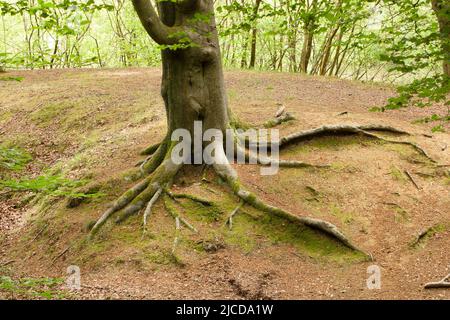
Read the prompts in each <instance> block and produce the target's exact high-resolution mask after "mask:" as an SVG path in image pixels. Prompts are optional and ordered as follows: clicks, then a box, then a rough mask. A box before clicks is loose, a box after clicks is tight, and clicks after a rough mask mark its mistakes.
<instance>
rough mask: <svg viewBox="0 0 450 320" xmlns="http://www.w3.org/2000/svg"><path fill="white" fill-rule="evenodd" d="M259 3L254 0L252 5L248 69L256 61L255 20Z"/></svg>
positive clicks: (259, 0)
mask: <svg viewBox="0 0 450 320" xmlns="http://www.w3.org/2000/svg"><path fill="white" fill-rule="evenodd" d="M260 4H261V0H256V1H255V6H254V7H253V17H252V23H253V29H252V37H251V49H250V63H249V65H248V67H249V68H250V69H253V68H254V67H255V61H256V34H257V33H258V29H257V25H256V21H257V19H258V11H259V6H260Z"/></svg>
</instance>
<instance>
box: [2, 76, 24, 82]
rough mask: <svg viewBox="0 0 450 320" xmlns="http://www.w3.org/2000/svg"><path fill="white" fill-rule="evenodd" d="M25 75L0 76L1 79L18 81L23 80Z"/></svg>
mask: <svg viewBox="0 0 450 320" xmlns="http://www.w3.org/2000/svg"><path fill="white" fill-rule="evenodd" d="M22 80H23V77H0V81H17V82H21V81H22Z"/></svg>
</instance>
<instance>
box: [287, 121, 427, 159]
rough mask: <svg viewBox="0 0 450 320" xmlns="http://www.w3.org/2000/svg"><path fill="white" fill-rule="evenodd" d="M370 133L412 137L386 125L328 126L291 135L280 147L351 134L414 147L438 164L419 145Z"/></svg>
mask: <svg viewBox="0 0 450 320" xmlns="http://www.w3.org/2000/svg"><path fill="white" fill-rule="evenodd" d="M369 131H383V132H391V133H397V134H404V135H410V134H409V133H408V132H406V131H403V130H399V129H396V128H393V127H390V126H384V125H360V126H353V125H328V126H322V127H318V128H315V129H311V130H305V131H300V132H296V133H293V134H290V135H288V136H286V137H283V138H281V139H280V142H279V147H280V148H282V147H284V146H286V145H288V144H291V143H294V142H298V141H301V140H304V139H310V138H313V137H316V136H320V135H324V134H336V133H349V134H352V133H353V134H362V135H365V136H367V137H371V138H374V139H377V140H380V141H384V142H388V143H392V144H402V145H408V146H411V147H413V148H414V149H415V150H416V151H417V152H419V153H420V154H421V155H423V156H424V157H426V158H427V159H428V160H430V161H431V162H433V163H436V161H435V160H434V159H433V158H431V157H430V156H429V155H428V153H427V152H425V150H424V149H422V148H421V147H419V146H418V145H417V144H415V143H413V142H410V141H399V140H392V139H388V138H384V137H380V136H378V135H376V134H374V133H371V132H369Z"/></svg>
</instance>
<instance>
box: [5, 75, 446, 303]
mask: <svg viewBox="0 0 450 320" xmlns="http://www.w3.org/2000/svg"><path fill="white" fill-rule="evenodd" d="M7 75H8V76H17V77H19V76H20V77H23V81H21V82H18V81H2V82H1V83H0V144H6V145H14V146H19V147H21V148H23V149H25V150H27V151H28V152H29V153H30V154H31V155H32V156H33V161H32V162H30V163H29V164H28V165H27V166H26V168H25V169H24V170H23V171H22V172H20V173H15V174H14V175H15V176H17V177H19V176H21V175H24V176H31V177H35V176H37V175H39V174H42V173H43V172H45V170H46V169H48V168H53V169H54V168H58V170H60V171H61V172H63V173H64V174H65V175H66V176H67V177H69V178H71V179H81V178H83V179H84V178H86V177H88V178H89V179H91V181H92V184H96V185H100V186H101V191H102V192H103V193H104V194H105V195H104V196H103V197H100V198H98V199H93V200H91V201H88V202H86V203H82V204H80V205H79V206H76V207H74V208H68V207H67V199H64V198H49V197H40V198H36V199H34V200H33V201H31V202H25V201H24V199H25V198H26V197H27V196H28V194H10V193H8V194H2V191H1V190H0V197H1V198H0V232H1V236H0V276H2V275H3V276H8V277H11V278H12V279H17V280H20V279H24V278H36V279H40V278H43V277H52V278H53V277H54V278H62V279H64V278H65V277H66V269H67V267H68V266H69V265H78V266H80V268H81V283H82V288H81V290H75V291H70V290H66V289H65V286H64V285H61V286H60V288H59V289H58V290H61V293H62V297H63V298H66V299H449V298H450V290H449V289H432V290H427V289H424V288H423V287H424V284H425V283H427V282H431V281H439V280H440V279H442V278H443V277H444V276H446V275H447V274H448V273H449V272H450V250H449V248H450V178H449V176H450V173H449V170H448V169H449V167H448V165H449V164H450V151H449V150H450V134H449V133H448V132H449V130H450V127H449V126H448V125H444V129H445V130H446V132H436V133H432V132H431V128H432V127H433V126H435V125H436V123H420V124H417V123H414V120H417V119H418V118H423V117H425V116H430V115H432V114H434V113H442V110H443V108H444V107H443V106H442V105H435V106H432V107H429V108H424V109H417V108H406V109H401V110H395V111H389V112H383V113H379V112H370V111H369V109H370V108H371V107H374V106H382V105H383V104H384V103H385V102H386V99H387V98H388V97H390V96H392V95H394V93H395V92H394V89H393V88H391V87H388V86H384V85H381V84H375V83H361V82H355V81H346V80H339V79H335V78H329V77H312V76H302V75H298V74H288V73H270V72H256V71H248V72H242V71H228V72H226V73H225V78H226V86H227V89H228V96H229V104H230V105H231V107H232V109H233V111H234V112H235V113H236V114H237V115H238V116H239V117H240V118H241V119H242V120H244V121H246V122H248V123H251V124H254V125H260V124H262V123H264V122H265V121H266V120H267V119H270V118H273V116H274V114H275V112H276V111H277V109H278V108H279V104H280V103H281V104H283V105H284V106H285V107H286V110H287V111H288V112H290V113H292V114H293V115H294V116H295V118H296V120H294V121H290V122H287V123H283V124H282V125H280V126H279V127H277V128H279V129H280V136H283V135H286V134H289V133H293V132H296V131H299V130H305V129H311V128H314V127H317V126H321V125H324V124H338V123H349V124H384V125H391V126H395V127H397V128H399V129H402V130H405V131H408V132H410V133H411V136H396V135H389V137H390V138H391V139H397V140H408V141H413V142H415V143H417V144H418V145H420V146H421V147H422V148H423V149H425V150H426V151H427V153H428V154H429V155H430V156H431V157H432V158H433V159H435V160H436V161H437V163H438V164H439V166H437V165H434V164H432V163H430V162H429V161H428V160H427V159H426V158H424V157H422V156H420V155H419V154H418V153H417V152H416V151H414V150H413V149H412V148H409V147H408V146H398V145H393V144H389V143H380V142H377V141H374V140H371V139H368V138H364V137H359V136H358V137H355V136H328V137H327V136H325V137H320V138H317V139H314V140H308V141H304V142H301V143H298V144H295V145H292V146H289V147H288V148H286V150H283V151H282V152H281V157H282V158H283V159H297V160H302V161H305V162H309V163H314V164H330V165H331V167H330V168H328V169H313V168H306V169H303V168H298V169H294V168H281V169H280V171H279V173H278V174H277V175H273V176H261V175H260V174H259V167H258V166H254V165H234V166H235V168H236V169H237V171H238V173H239V175H240V177H241V180H242V183H243V185H245V186H246V187H247V188H248V189H250V190H251V191H253V192H255V193H256V194H257V195H258V196H260V197H261V198H262V199H264V200H265V201H267V202H268V203H271V204H273V205H275V206H279V207H281V208H284V209H286V210H289V211H290V212H293V213H295V214H299V215H305V216H311V217H317V218H321V219H325V220H328V221H330V222H332V223H334V224H336V225H337V226H339V228H341V230H343V232H344V233H345V234H346V235H347V236H348V237H349V238H351V239H352V241H353V242H354V243H356V244H357V245H358V246H359V247H361V248H363V249H364V250H365V251H366V252H369V253H370V254H371V255H372V257H373V261H367V260H364V259H363V260H361V259H353V258H351V257H350V258H349V256H348V254H347V253H342V252H343V251H342V250H343V249H342V248H340V247H339V246H338V245H337V244H332V245H330V244H328V243H327V244H326V245H324V246H326V248H325V249H324V248H323V247H319V245H318V249H317V251H316V250H314V245H313V244H311V243H306V242H307V241H306V240H305V239H309V238H305V237H306V235H307V234H305V233H302V232H303V231H302V230H300V231H299V234H300V236H299V239H300V240H298V239H296V238H295V237H296V234H295V230H293V229H292V227H290V226H287V225H286V224H285V223H282V222H279V221H271V220H270V221H269V222H267V221H266V222H262V220H264V219H262V220H261V216H262V214H261V213H258V212H256V211H255V210H251V209H249V208H246V207H244V208H243V210H242V212H239V213H238V215H237V217H236V219H235V222H234V224H235V227H234V228H235V230H234V231H228V230H226V228H224V227H223V220H224V216H223V214H222V213H220V214H218V216H219V218H217V217H216V216H212V215H211V211H210V209H208V210H209V211H208V210H205V208H201V207H199V206H195V205H193V204H192V203H190V202H189V201H184V202H182V203H181V205H184V207H183V208H184V211H183V212H184V213H185V214H186V217H188V218H189V220H190V221H191V222H192V223H193V224H195V225H196V227H197V228H198V229H199V231H200V232H199V234H191V233H190V232H189V231H188V230H183V232H182V238H183V240H182V241H181V243H180V248H179V251H178V252H179V256H178V258H177V259H179V261H178V260H177V261H174V259H173V257H171V256H170V254H168V253H169V252H170V249H171V247H172V243H173V236H174V222H173V220H172V219H171V217H170V216H168V215H167V213H166V212H165V210H164V206H163V204H162V203H161V202H162V201H159V202H158V203H157V205H156V207H155V210H154V213H152V216H151V219H150V222H149V224H150V234H149V235H146V236H142V228H141V224H142V222H141V220H142V217H141V216H136V217H132V218H131V219H129V221H127V222H125V223H124V224H121V225H118V226H115V225H108V227H106V228H105V230H104V231H102V232H101V233H100V234H99V235H98V237H97V238H96V239H95V240H94V241H93V242H92V243H88V244H87V245H84V246H83V245H80V243H81V241H82V239H84V238H85V237H86V235H87V231H86V225H87V224H89V223H90V222H92V221H95V219H97V218H98V217H99V216H100V214H101V213H102V211H104V210H105V208H107V206H108V204H109V203H110V202H111V201H113V200H114V199H115V197H117V196H118V195H120V193H121V192H123V191H125V190H126V189H127V188H128V187H130V186H132V185H133V184H134V183H133V180H134V178H133V174H134V171H133V170H136V168H135V167H134V165H135V164H136V163H137V162H138V161H139V160H141V159H142V156H140V155H139V152H140V151H141V150H143V149H144V148H145V147H147V146H149V145H151V144H153V143H156V142H158V141H160V140H161V139H162V137H163V136H164V132H165V116H164V105H163V102H162V99H161V97H160V79H161V71H160V69H156V68H128V69H95V70H89V69H84V70H78V69H77V70H45V71H42V70H41V71H14V72H8V73H7ZM380 135H381V133H380ZM447 146H448V147H447ZM183 173H184V175H179V177H178V178H177V180H176V182H175V186H174V187H173V190H174V191H175V192H189V193H192V194H196V195H198V196H202V197H204V198H208V199H210V200H213V201H217V203H220V205H219V207H220V208H222V209H223V208H225V210H224V211H225V212H231V210H232V209H233V207H234V206H236V205H237V199H235V198H234V197H233V196H231V195H230V192H229V190H227V188H226V187H225V186H224V185H223V184H222V183H221V182H220V181H219V180H218V178H217V177H215V176H213V175H212V173H211V172H210V171H206V177H207V179H206V180H207V181H203V182H202V180H201V176H202V170H201V168H199V167H191V168H186V169H185V170H184V171H183ZM0 174H1V173H0ZM408 174H409V175H410V176H411V177H412V179H413V180H414V182H413V181H412V180H411V179H410V178H409V177H408ZM208 181H209V182H208ZM414 183H416V184H417V187H416V186H415V185H414ZM221 201H222V202H221ZM217 210H219V209H217ZM219 211H220V210H219ZM214 214H215V213H214ZM432 227H435V229H433V230H434V231H430V232H428V233H427V234H426V235H425V236H424V237H421V239H420V241H419V243H417V244H414V241H415V240H416V239H417V238H418V236H419V235H420V234H421V233H422V232H423V231H426V230H428V229H429V228H432ZM283 233H285V234H284V235H283ZM313 239H314V238H313ZM318 239H319V238H318ZM302 241H303V242H302ZM305 241H306V242H305ZM320 243H322V242H320ZM311 248H312V249H311ZM341 253H342V254H341ZM371 265H377V266H378V267H379V268H380V270H381V289H372V290H371V289H368V287H367V283H366V281H367V279H368V278H369V276H370V274H369V273H368V271H367V268H368V267H369V266H371ZM33 297H34V296H31V298H33ZM0 298H4V299H11V298H13V299H22V298H30V295H29V294H28V293H27V292H12V291H11V290H7V289H5V288H2V286H1V283H0Z"/></svg>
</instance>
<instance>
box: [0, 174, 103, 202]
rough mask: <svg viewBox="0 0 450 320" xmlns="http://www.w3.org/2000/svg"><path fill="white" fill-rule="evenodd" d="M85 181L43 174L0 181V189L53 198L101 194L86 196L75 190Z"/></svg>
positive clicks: (92, 196) (94, 196)
mask: <svg viewBox="0 0 450 320" xmlns="http://www.w3.org/2000/svg"><path fill="white" fill-rule="evenodd" d="M87 182H88V181H87V180H72V179H68V178H66V177H64V176H63V175H61V174H56V175H53V174H44V175H41V176H38V177H36V178H22V179H4V180H0V188H6V189H9V190H12V191H28V192H34V193H40V194H45V195H50V196H55V197H71V198H97V197H100V196H102V194H101V193H97V192H96V193H92V194H86V193H83V192H77V191H76V189H79V188H80V187H82V186H84V185H86V183H87Z"/></svg>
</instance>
